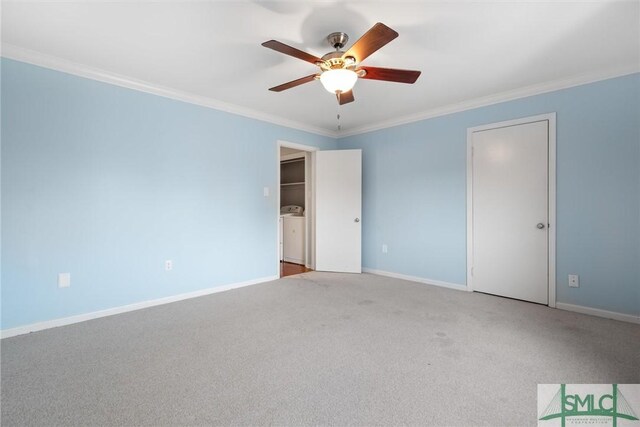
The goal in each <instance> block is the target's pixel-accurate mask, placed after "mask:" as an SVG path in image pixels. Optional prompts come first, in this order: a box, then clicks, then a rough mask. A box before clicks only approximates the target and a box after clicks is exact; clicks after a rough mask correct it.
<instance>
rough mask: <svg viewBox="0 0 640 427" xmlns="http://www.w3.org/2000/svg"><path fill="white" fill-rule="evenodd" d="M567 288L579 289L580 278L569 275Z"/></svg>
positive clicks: (575, 275)
mask: <svg viewBox="0 0 640 427" xmlns="http://www.w3.org/2000/svg"><path fill="white" fill-rule="evenodd" d="M569 287H570V288H579V287H580V276H578V275H577V274H570V275H569Z"/></svg>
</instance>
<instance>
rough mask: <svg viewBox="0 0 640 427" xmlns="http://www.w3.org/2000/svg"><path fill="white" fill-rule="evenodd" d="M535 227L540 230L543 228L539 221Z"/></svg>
mask: <svg viewBox="0 0 640 427" xmlns="http://www.w3.org/2000/svg"><path fill="white" fill-rule="evenodd" d="M536 227H538V229H540V230H542V229H543V228H544V224H543V223H541V222H539V223H538V225H536Z"/></svg>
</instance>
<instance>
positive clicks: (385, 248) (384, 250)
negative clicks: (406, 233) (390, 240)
mask: <svg viewBox="0 0 640 427" xmlns="http://www.w3.org/2000/svg"><path fill="white" fill-rule="evenodd" d="M387 252H389V248H388V247H387V244H386V243H385V244H383V245H382V253H383V254H386V253H387Z"/></svg>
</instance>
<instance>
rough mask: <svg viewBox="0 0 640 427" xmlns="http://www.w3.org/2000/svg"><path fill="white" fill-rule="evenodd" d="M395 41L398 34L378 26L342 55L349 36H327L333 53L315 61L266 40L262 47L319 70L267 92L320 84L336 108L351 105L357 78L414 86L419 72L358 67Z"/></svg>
mask: <svg viewBox="0 0 640 427" xmlns="http://www.w3.org/2000/svg"><path fill="white" fill-rule="evenodd" d="M396 37H398V33H397V32H396V31H394V30H392V29H391V28H389V27H387V26H386V25H384V24H383V23H381V22H378V23H377V24H375V25H374V26H373V27H371V29H370V30H369V31H367V32H366V33H365V34H364V35H363V36H362V37H360V39H359V40H358V41H357V42H355V43H354V44H353V46H351V48H350V49H349V50H347V51H346V52H343V51H342V48H343V47H344V46H345V45H346V44H347V41H348V40H349V36H348V35H347V34H345V33H340V32H337V33H331V34H329V35H328V36H327V41H328V42H329V44H330V45H331V46H332V47H333V48H334V49H335V52H329V53H327V54H326V55H324V56H323V57H322V58H318V57H316V56H313V55H311V54H309V53H306V52H303V51H301V50H299V49H296V48H295V47H291V46H289V45H286V44H284V43H281V42H279V41H276V40H269V41H267V42H264V43H262V46H264V47H268V48H269V49H273V50H275V51H278V52H280V53H284V54H285V55H290V56H293V57H294V58H298V59H302V60H303V61H307V62H310V63H312V64H314V65H317V66H318V67H320V72H319V73H315V74H311V75H308V76H306V77H301V78H299V79H296V80H293V81H290V82H288V83H284V84H281V85H279V86H275V87H272V88H270V89H269V90H271V91H274V92H282V91H283V90H287V89H291V88H292V87H296V86H299V85H301V84H304V83H308V82H311V81H314V80H320V82H321V83H322V85H323V86H324V88H325V89H326V90H327V91H329V92H331V93H335V94H336V98H337V99H338V103H339V104H340V105H342V104H347V103H349V102H353V100H354V97H353V91H352V89H353V86H354V85H355V84H356V81H357V80H358V78H361V79H370V80H385V81H388V82H399V83H409V84H412V83H415V81H416V80H417V79H418V77H419V76H420V71H414V70H398V69H394V68H378V67H365V66H361V65H360V63H361V62H362V61H364V60H365V59H366V58H367V57H368V56H369V55H371V54H372V53H374V52H375V51H377V50H378V49H380V48H381V47H382V46H384V45H386V44H387V43H389V42H390V41H391V40H393V39H395V38H396Z"/></svg>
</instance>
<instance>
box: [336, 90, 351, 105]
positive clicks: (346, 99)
mask: <svg viewBox="0 0 640 427" xmlns="http://www.w3.org/2000/svg"><path fill="white" fill-rule="evenodd" d="M336 97H337V98H338V104H340V105H343V104H348V103H350V102H353V101H355V98H354V97H353V90H350V91H348V92H338V93H337V94H336Z"/></svg>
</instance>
